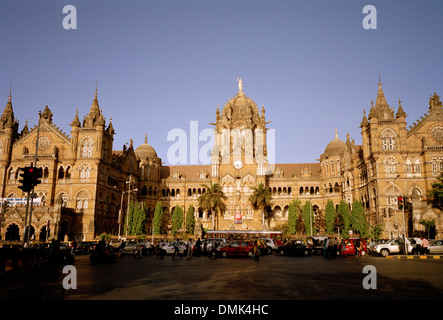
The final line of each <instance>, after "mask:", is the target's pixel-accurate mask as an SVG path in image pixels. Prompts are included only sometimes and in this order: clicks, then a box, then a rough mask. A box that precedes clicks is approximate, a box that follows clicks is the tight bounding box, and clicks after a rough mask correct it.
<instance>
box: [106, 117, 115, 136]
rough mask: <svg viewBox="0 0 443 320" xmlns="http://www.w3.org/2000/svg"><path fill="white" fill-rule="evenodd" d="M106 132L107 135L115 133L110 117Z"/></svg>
mask: <svg viewBox="0 0 443 320" xmlns="http://www.w3.org/2000/svg"><path fill="white" fill-rule="evenodd" d="M106 132H108V133H109V134H114V133H115V130H114V126H113V125H112V117H111V118H109V125H108V128H107V129H106Z"/></svg>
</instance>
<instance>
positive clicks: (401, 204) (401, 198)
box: [397, 196, 403, 209]
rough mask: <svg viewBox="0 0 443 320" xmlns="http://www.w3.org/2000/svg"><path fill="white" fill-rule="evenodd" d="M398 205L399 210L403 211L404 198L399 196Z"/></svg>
mask: <svg viewBox="0 0 443 320" xmlns="http://www.w3.org/2000/svg"><path fill="white" fill-rule="evenodd" d="M397 204H398V208H399V209H403V197H402V196H398V199H397Z"/></svg>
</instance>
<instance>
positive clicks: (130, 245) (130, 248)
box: [122, 241, 151, 256]
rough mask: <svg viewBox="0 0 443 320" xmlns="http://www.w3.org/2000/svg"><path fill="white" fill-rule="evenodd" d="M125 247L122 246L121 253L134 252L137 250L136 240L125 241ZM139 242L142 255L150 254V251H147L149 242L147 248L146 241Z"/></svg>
mask: <svg viewBox="0 0 443 320" xmlns="http://www.w3.org/2000/svg"><path fill="white" fill-rule="evenodd" d="M124 244H125V247H124V248H123V252H122V253H123V254H135V252H136V251H137V241H126V242H125V243H124ZM140 244H141V250H142V255H143V256H147V255H149V254H150V252H149V251H148V250H149V249H150V247H151V245H150V244H149V248H148V244H147V243H146V242H143V241H142V242H140Z"/></svg>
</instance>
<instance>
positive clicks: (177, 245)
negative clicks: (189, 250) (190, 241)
mask: <svg viewBox="0 0 443 320" xmlns="http://www.w3.org/2000/svg"><path fill="white" fill-rule="evenodd" d="M175 254H178V256H179V257H180V259H182V258H183V256H182V254H181V252H180V239H177V241H176V242H174V252H173V253H172V260H175Z"/></svg>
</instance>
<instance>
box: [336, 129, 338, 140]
mask: <svg viewBox="0 0 443 320" xmlns="http://www.w3.org/2000/svg"><path fill="white" fill-rule="evenodd" d="M335 139H338V130H337V129H335Z"/></svg>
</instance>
